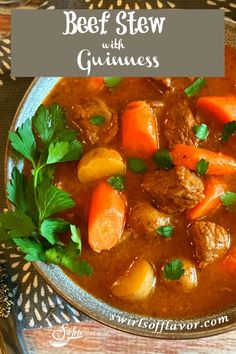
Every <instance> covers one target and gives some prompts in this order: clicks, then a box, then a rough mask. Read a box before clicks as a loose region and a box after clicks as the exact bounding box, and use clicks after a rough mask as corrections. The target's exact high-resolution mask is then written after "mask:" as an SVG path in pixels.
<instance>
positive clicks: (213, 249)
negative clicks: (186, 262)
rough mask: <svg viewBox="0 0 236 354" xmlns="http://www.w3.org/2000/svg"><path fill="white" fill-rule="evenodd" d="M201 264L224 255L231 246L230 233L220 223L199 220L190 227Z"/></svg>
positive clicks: (203, 264)
mask: <svg viewBox="0 0 236 354" xmlns="http://www.w3.org/2000/svg"><path fill="white" fill-rule="evenodd" d="M189 231H190V234H191V235H192V237H193V241H194V244H195V248H196V257H197V258H198V260H199V261H200V265H201V266H205V265H207V264H208V263H212V262H214V261H215V260H216V259H218V258H220V257H222V256H223V255H224V254H225V253H226V251H227V250H228V249H229V246H230V235H229V233H228V232H227V231H226V230H225V229H224V228H223V227H222V226H220V225H217V224H215V223H213V222H209V221H197V222H195V223H194V224H192V225H191V226H190V228H189Z"/></svg>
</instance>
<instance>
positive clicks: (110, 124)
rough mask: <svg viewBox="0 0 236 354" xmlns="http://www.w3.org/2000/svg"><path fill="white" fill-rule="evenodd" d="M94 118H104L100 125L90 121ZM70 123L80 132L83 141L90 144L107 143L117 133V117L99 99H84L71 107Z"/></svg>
mask: <svg viewBox="0 0 236 354" xmlns="http://www.w3.org/2000/svg"><path fill="white" fill-rule="evenodd" d="M96 116H102V117H104V118H105V122H104V123H103V124H101V125H95V124H92V123H91V122H90V119H91V118H93V117H96ZM72 123H73V124H74V125H75V126H76V127H77V128H78V129H79V130H80V131H81V132H82V134H83V136H84V137H85V140H86V141H88V142H90V143H91V144H96V143H99V142H102V143H108V142H109V141H111V140H112V139H113V138H114V137H115V135H116V134H117V132H118V116H117V113H116V112H115V111H113V110H112V109H111V108H109V107H108V106H107V105H106V103H105V102H103V101H102V100H101V99H99V98H87V99H84V100H83V101H82V102H81V104H77V105H75V106H74V107H73V113H72Z"/></svg>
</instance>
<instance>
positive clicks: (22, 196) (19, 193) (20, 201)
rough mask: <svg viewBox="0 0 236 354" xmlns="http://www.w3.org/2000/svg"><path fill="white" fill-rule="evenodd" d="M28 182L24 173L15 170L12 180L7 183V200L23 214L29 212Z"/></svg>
mask: <svg viewBox="0 0 236 354" xmlns="http://www.w3.org/2000/svg"><path fill="white" fill-rule="evenodd" d="M25 186H26V180H25V176H24V174H23V173H21V172H20V171H19V170H18V169H17V168H16V167H14V168H13V171H12V176H11V180H10V181H9V182H8V183H7V198H8V200H10V202H11V203H12V204H14V205H15V207H16V208H18V209H20V210H21V211H23V212H26V210H27V200H26V191H25Z"/></svg>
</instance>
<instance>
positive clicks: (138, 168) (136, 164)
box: [128, 157, 147, 173]
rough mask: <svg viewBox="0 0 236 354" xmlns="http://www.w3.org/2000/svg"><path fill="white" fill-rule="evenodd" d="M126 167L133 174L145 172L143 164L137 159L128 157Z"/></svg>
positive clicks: (145, 168)
mask: <svg viewBox="0 0 236 354" xmlns="http://www.w3.org/2000/svg"><path fill="white" fill-rule="evenodd" d="M128 167H129V169H130V170H131V171H133V172H135V173H144V172H145V171H146V170H147V167H146V164H145V162H144V161H143V160H142V159H139V158H137V157H129V159H128Z"/></svg>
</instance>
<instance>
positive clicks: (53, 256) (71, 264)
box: [45, 247, 92, 276]
mask: <svg viewBox="0 0 236 354" xmlns="http://www.w3.org/2000/svg"><path fill="white" fill-rule="evenodd" d="M45 255H46V260H47V261H48V262H50V263H54V264H57V265H61V266H64V267H66V268H68V269H70V270H71V271H73V272H74V273H76V274H78V275H80V276H83V275H91V274H92V268H91V267H90V265H89V264H88V263H87V262H86V261H84V260H80V259H78V258H75V257H70V256H69V255H68V254H67V252H66V250H65V249H63V248H62V247H54V248H50V249H49V250H47V251H46V254H45Z"/></svg>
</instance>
